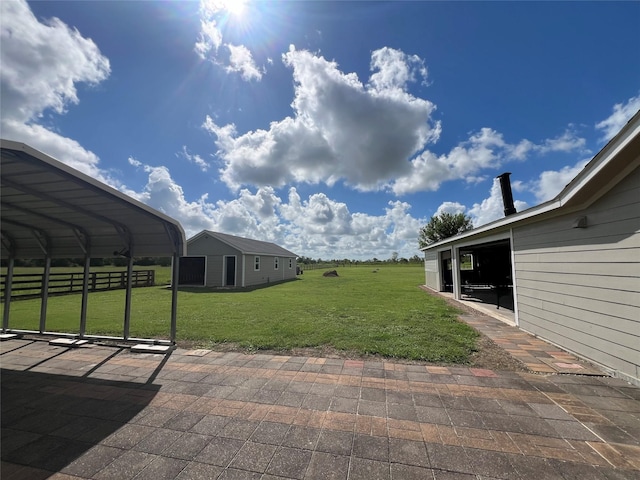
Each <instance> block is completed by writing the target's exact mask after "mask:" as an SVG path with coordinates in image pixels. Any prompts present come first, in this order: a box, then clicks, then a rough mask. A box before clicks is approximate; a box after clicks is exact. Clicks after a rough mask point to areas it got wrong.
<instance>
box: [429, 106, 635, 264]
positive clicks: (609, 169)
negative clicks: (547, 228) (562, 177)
mask: <svg viewBox="0 0 640 480" xmlns="http://www.w3.org/2000/svg"><path fill="white" fill-rule="evenodd" d="M638 167H640V111H638V112H637V113H636V114H635V115H634V116H633V117H632V118H631V120H629V122H627V124H626V125H625V126H624V127H623V128H622V129H621V130H620V132H619V133H618V134H617V135H616V136H615V137H613V138H612V139H611V140H610V141H609V143H607V144H606V145H605V146H604V147H603V148H602V150H600V151H599V152H598V154H597V155H596V156H595V157H593V159H592V160H591V161H590V162H589V163H588V164H587V165H586V166H585V167H584V168H583V169H582V171H581V172H580V173H579V174H578V175H576V177H575V178H574V179H573V180H571V182H569V184H567V186H566V187H565V188H564V189H562V191H561V192H560V193H559V194H558V195H557V196H556V197H555V198H553V199H552V200H549V201H547V202H544V203H542V204H540V205H537V206H535V207H532V208H529V209H527V210H524V211H522V212H519V213H515V214H513V215H509V216H508V217H503V218H500V219H498V220H496V221H494V222H491V223H488V224H486V225H482V226H480V227H478V228H474V229H473V230H469V231H467V232H464V233H461V234H459V235H456V236H454V237H450V238H447V239H444V240H441V241H439V242H435V243H432V244H431V245H428V246H426V247H423V248H421V249H420V250H422V251H423V252H424V251H427V250H432V249H442V248H443V247H447V246H450V245H452V244H456V245H459V244H460V243H465V244H466V243H475V242H477V241H484V240H486V238H492V237H494V236H496V235H500V234H501V233H503V232H508V231H509V230H510V229H511V228H513V227H515V226H520V225H524V224H527V223H534V222H538V221H541V220H543V219H545V218H550V217H554V216H556V215H561V214H563V213H568V212H570V211H573V210H580V209H584V208H586V207H587V206H589V205H590V204H592V203H593V202H595V201H596V200H597V199H598V198H600V197H601V196H602V195H604V194H605V193H607V192H608V191H609V190H610V189H611V188H613V186H614V185H616V184H617V183H618V182H620V181H621V180H622V179H623V178H624V177H626V176H627V175H629V174H630V173H631V172H633V171H634V170H635V169H636V168H638Z"/></svg>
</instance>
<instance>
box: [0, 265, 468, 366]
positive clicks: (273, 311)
mask: <svg viewBox="0 0 640 480" xmlns="http://www.w3.org/2000/svg"><path fill="white" fill-rule="evenodd" d="M158 270H162V269H161V268H159V269H158ZM166 270H167V272H160V271H159V272H158V274H159V275H165V273H166V275H165V276H164V277H162V276H161V278H168V277H169V275H168V270H169V269H168V268H167V269H166ZM374 270H377V271H376V272H375V273H374ZM324 271H325V270H314V271H306V272H305V273H304V275H301V276H300V277H299V279H298V280H295V281H291V282H286V283H281V284H276V285H271V286H269V287H268V288H259V289H255V290H250V291H233V290H217V291H216V290H214V291H212V290H209V289H189V290H184V291H180V293H179V298H178V343H180V341H190V342H193V343H195V344H196V345H198V346H201V347H213V346H215V345H216V344H222V343H234V344H238V345H239V346H240V347H242V348H244V349H249V350H260V349H275V350H288V349H291V348H298V347H322V346H332V347H334V348H336V349H338V350H346V351H352V352H355V353H359V354H380V355H384V356H387V357H395V358H406V359H415V360H427V361H433V362H451V363H464V362H466V361H468V358H469V355H470V354H471V353H472V352H473V351H474V349H475V344H476V338H477V333H476V332H475V331H474V330H473V329H471V328H470V327H469V326H467V325H466V324H464V323H461V322H458V321H457V320H456V314H457V311H456V310H454V309H453V308H451V307H450V306H448V305H447V304H446V303H445V302H444V301H443V300H441V299H439V298H436V297H433V296H430V295H428V294H426V293H425V292H423V291H422V290H420V289H419V288H418V285H420V284H422V283H424V270H423V268H422V266H393V265H382V266H380V267H378V268H377V269H376V268H374V267H370V266H362V267H339V268H337V271H338V273H339V275H340V276H339V277H334V278H331V277H323V276H322V273H323V272H324ZM80 298H81V297H80V295H68V296H58V297H51V298H49V304H48V320H47V330H50V331H72V332H75V331H77V329H78V323H79V320H78V319H79V312H80ZM170 302H171V292H170V290H168V289H166V288H162V287H152V288H137V289H134V290H133V292H132V315H131V318H132V320H131V335H132V336H136V337H154V338H166V337H167V335H168V331H169V318H170ZM88 305H89V306H88V314H87V317H88V320H87V333H91V334H113V335H121V334H122V318H123V315H124V291H123V290H117V291H110V292H96V293H91V294H90V295H89V304H88ZM39 312H40V302H39V300H23V301H16V302H12V304H11V321H10V327H12V328H23V329H33V330H37V326H38V319H39Z"/></svg>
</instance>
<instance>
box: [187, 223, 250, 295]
mask: <svg viewBox="0 0 640 480" xmlns="http://www.w3.org/2000/svg"><path fill="white" fill-rule="evenodd" d="M212 252H215V255H211V253H212ZM187 253H188V254H189V255H204V256H206V257H207V277H206V286H207V287H221V286H223V283H222V282H223V279H224V277H223V268H224V257H225V256H226V255H235V256H236V285H239V284H240V282H241V277H240V276H239V272H240V268H239V264H238V262H239V261H240V260H241V258H242V255H241V254H240V252H239V251H238V250H236V249H234V248H232V247H230V246H229V245H227V244H226V243H223V242H221V241H220V240H218V239H216V238H213V237H210V236H208V235H203V236H201V237H200V238H197V239H195V240H193V241H191V242H189V243H188V245H187Z"/></svg>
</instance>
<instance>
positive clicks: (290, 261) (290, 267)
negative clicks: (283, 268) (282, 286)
mask: <svg viewBox="0 0 640 480" xmlns="http://www.w3.org/2000/svg"><path fill="white" fill-rule="evenodd" d="M292 268H293V258H290V259H289V270H291V269H292Z"/></svg>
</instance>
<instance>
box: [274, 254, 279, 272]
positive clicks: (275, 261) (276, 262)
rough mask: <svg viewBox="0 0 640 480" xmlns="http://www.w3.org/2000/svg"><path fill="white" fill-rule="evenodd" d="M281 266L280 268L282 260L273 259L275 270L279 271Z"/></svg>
mask: <svg viewBox="0 0 640 480" xmlns="http://www.w3.org/2000/svg"><path fill="white" fill-rule="evenodd" d="M279 266H280V258H278V257H275V258H274V259H273V268H274V270H278V267H279Z"/></svg>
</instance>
